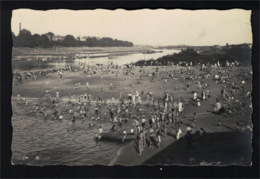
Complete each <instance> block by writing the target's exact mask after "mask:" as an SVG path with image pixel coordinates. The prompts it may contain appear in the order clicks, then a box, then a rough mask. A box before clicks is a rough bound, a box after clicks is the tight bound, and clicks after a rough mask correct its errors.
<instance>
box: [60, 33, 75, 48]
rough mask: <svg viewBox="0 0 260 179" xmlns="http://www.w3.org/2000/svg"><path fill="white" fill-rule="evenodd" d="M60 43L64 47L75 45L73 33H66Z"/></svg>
mask: <svg viewBox="0 0 260 179" xmlns="http://www.w3.org/2000/svg"><path fill="white" fill-rule="evenodd" d="M62 45H64V46H66V47H75V46H76V45H77V40H76V39H75V38H74V36H73V35H66V36H65V38H64V39H63V40H62Z"/></svg>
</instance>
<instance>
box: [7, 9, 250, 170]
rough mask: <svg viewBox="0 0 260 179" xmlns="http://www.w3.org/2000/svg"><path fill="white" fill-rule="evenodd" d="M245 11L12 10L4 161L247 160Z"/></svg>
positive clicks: (243, 162) (134, 163)
mask: <svg viewBox="0 0 260 179" xmlns="http://www.w3.org/2000/svg"><path fill="white" fill-rule="evenodd" d="M250 18H251V11H250V10H244V9H230V10H215V9H207V10H184V9H171V10H166V9H154V10H152V9H140V10H125V9H115V10H107V9H95V10H68V9H53V10H46V11H41V10H32V9H16V10H13V11H12V19H11V29H12V41H13V48H12V73H13V82H12V83H13V84H12V86H13V91H12V99H11V102H12V120H11V122H12V128H13V136H12V146H11V149H12V159H11V161H12V164H13V165H17V164H25V165H33V166H49V165H68V166H92V165H105V166H113V165H123V166H140V165H185V166H186V165H187V166H208V165H211V166H229V165H243V166H250V165H251V163H252V162H251V161H252V159H251V155H252V144H251V143H252V130H253V124H252V121H251V114H252V111H253V108H252V98H251V93H252V74H253V72H252V64H251V55H252V52H251V49H252V43H253V41H252V27H251V21H250Z"/></svg>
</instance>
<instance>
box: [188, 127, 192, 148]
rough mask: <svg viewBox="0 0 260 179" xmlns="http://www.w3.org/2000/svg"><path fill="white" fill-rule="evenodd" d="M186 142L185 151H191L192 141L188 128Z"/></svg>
mask: <svg viewBox="0 0 260 179" xmlns="http://www.w3.org/2000/svg"><path fill="white" fill-rule="evenodd" d="M186 141H187V149H188V150H190V149H191V150H193V145H192V140H191V128H190V127H187V134H186Z"/></svg>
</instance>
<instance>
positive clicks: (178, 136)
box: [176, 128, 182, 140]
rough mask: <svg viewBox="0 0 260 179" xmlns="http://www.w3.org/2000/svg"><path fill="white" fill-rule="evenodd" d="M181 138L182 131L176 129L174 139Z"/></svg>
mask: <svg viewBox="0 0 260 179" xmlns="http://www.w3.org/2000/svg"><path fill="white" fill-rule="evenodd" d="M181 137H182V130H181V128H179V129H178V132H177V134H176V139H177V140H179V139H180V138H181Z"/></svg>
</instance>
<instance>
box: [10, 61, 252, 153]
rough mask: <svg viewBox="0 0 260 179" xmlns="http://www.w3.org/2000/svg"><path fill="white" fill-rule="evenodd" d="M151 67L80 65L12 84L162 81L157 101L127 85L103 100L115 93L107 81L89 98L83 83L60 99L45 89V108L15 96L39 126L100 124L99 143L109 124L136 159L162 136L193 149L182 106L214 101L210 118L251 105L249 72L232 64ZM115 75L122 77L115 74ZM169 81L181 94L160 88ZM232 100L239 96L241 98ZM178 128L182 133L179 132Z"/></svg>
mask: <svg viewBox="0 0 260 179" xmlns="http://www.w3.org/2000/svg"><path fill="white" fill-rule="evenodd" d="M155 65H156V64H154V65H152V67H153V68H149V69H148V68H145V67H143V66H135V65H134V64H128V65H126V66H118V65H114V64H112V63H111V64H109V65H85V64H83V63H80V64H79V66H68V67H66V68H63V69H53V70H45V71H44V70H40V71H35V72H20V73H18V72H16V73H15V78H16V79H17V81H18V84H21V83H23V81H24V80H30V79H33V80H37V79H38V78H41V77H43V78H46V76H47V75H48V74H50V73H55V74H56V76H57V78H55V79H58V80H57V82H58V83H59V84H62V83H63V79H64V78H66V72H75V71H82V75H96V74H100V80H104V77H103V76H105V75H106V74H110V75H111V74H112V75H115V77H118V76H119V75H125V76H129V77H134V76H138V79H139V84H141V81H143V80H149V81H150V82H153V81H155V80H158V79H159V80H163V85H161V86H160V92H159V93H160V94H161V95H159V96H158V95H154V91H153V90H148V89H146V87H145V86H143V89H141V90H140V89H134V88H133V87H132V85H131V84H130V85H129V87H130V88H129V89H130V90H129V91H128V92H126V93H123V92H121V91H119V92H118V96H115V97H112V98H111V97H107V96H106V95H105V94H106V93H107V91H108V90H113V89H115V88H116V85H115V84H114V82H113V81H111V82H110V83H109V84H110V85H109V87H108V88H104V87H103V85H101V87H100V90H97V89H96V90H95V95H94V94H92V93H91V90H90V88H92V86H91V83H90V82H89V81H86V82H84V83H83V84H81V83H79V82H77V83H75V85H74V86H71V88H70V89H72V90H70V91H69V92H68V93H67V95H66V96H65V95H64V96H62V95H63V94H65V93H62V90H63V89H56V88H53V89H52V88H46V89H45V90H44V94H45V95H44V96H42V98H41V100H42V101H45V102H46V101H47V102H46V103H44V102H37V103H36V104H33V105H32V106H29V105H28V103H29V101H30V99H29V98H26V97H24V96H22V95H21V94H18V95H17V99H18V101H19V102H20V103H21V104H26V105H25V108H26V109H28V110H29V113H30V114H34V115H35V116H37V117H39V115H42V116H43V118H44V119H45V120H48V119H54V120H63V119H64V118H65V116H66V118H67V119H69V120H71V121H72V123H75V122H76V121H77V120H88V121H89V127H93V126H94V125H95V124H96V123H98V124H100V125H99V126H100V127H99V128H98V132H97V134H96V136H97V138H98V139H102V134H103V133H104V130H103V128H102V124H103V123H109V124H111V126H112V128H111V131H107V132H115V133H118V134H122V136H123V137H122V142H125V139H126V136H127V135H136V140H134V141H135V142H133V144H134V145H137V147H138V152H139V155H141V154H142V152H143V151H144V150H145V146H148V148H152V147H154V146H157V147H158V148H160V146H161V142H162V137H166V136H168V135H169V136H173V137H174V138H176V140H179V139H180V138H182V137H183V136H186V139H187V148H188V149H189V150H190V149H193V145H192V140H191V134H192V128H194V127H195V126H196V121H197V120H198V118H199V114H198V113H197V112H196V111H194V112H193V115H192V117H191V118H192V123H191V125H189V126H187V127H185V126H186V125H184V124H183V120H184V118H185V116H184V115H183V113H185V106H186V105H189V104H193V105H195V106H197V107H201V106H202V104H203V102H204V101H207V100H209V99H211V98H214V99H216V103H215V105H214V107H213V108H212V112H220V113H225V114H230V113H233V112H235V111H239V110H240V109H242V110H245V109H247V108H248V107H250V105H251V98H250V91H245V86H246V85H247V83H248V81H249V80H248V79H250V76H251V75H252V71H251V69H250V68H247V67H245V68H243V67H240V66H239V65H238V64H235V63H234V64H232V63H228V64H227V65H226V66H221V65H220V64H214V65H210V64H198V65H193V64H188V63H184V62H183V63H182V64H181V65H182V68H175V67H176V66H179V64H178V65H174V64H170V65H166V66H155ZM230 68H237V73H238V74H237V76H236V78H234V76H232V75H231V74H230V72H229V70H230ZM121 71H122V73H120V72H121ZM171 79H179V80H180V81H181V82H182V83H183V86H184V88H180V86H178V85H177V84H176V85H174V86H175V88H172V89H168V88H166V85H167V84H168V83H170V82H169V81H170V80H171ZM209 80H213V81H214V83H216V84H220V85H221V86H222V89H221V91H220V92H219V95H212V94H211V86H210V85H209V84H208V82H207V81H209ZM180 89H183V90H186V91H187V95H185V96H183V97H180V96H178V95H175V92H176V91H178V90H180ZM157 94H158V92H157ZM237 96H242V98H238V97H237ZM32 103H33V102H32ZM232 103H236V104H238V105H237V106H235V107H234V106H232V105H231V104H232ZM44 104H45V105H44ZM46 104H47V105H46ZM49 104H51V105H49ZM205 112H208V111H205ZM184 127H185V130H186V131H184V130H183V129H184ZM201 132H203V131H201Z"/></svg>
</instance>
